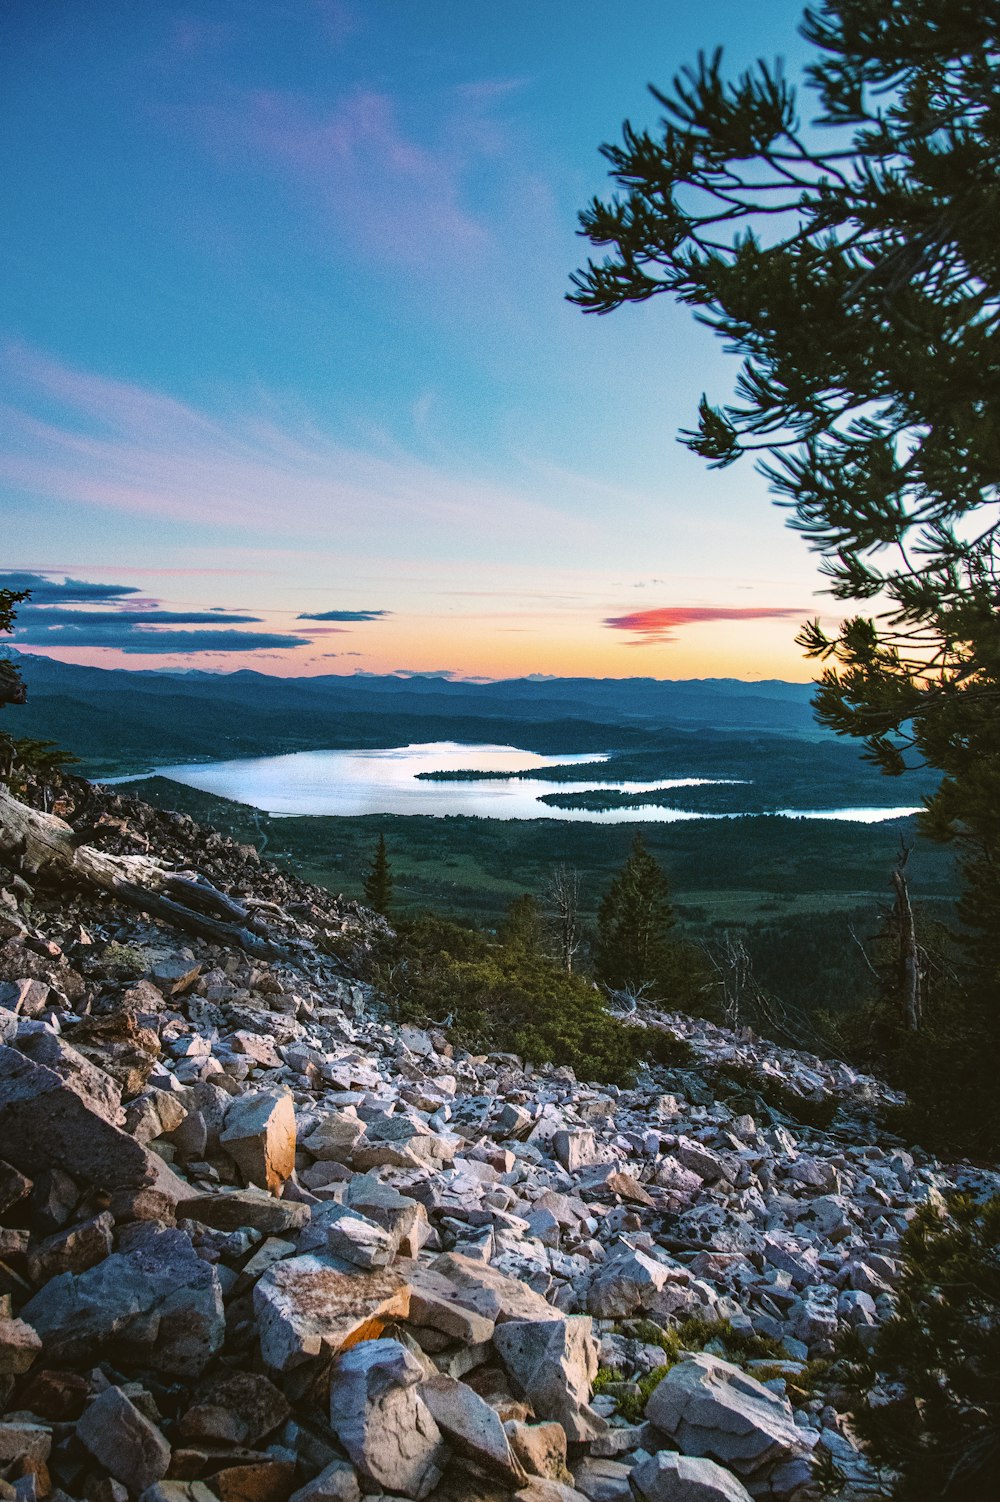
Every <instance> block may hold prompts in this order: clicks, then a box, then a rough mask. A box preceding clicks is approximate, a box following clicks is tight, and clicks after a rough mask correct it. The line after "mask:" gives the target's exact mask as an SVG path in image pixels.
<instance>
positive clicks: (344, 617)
mask: <svg viewBox="0 0 1000 1502" xmlns="http://www.w3.org/2000/svg"><path fill="white" fill-rule="evenodd" d="M391 614H392V611H391V610H320V611H315V612H311V613H309V614H304V615H297V616H296V617H295V619H296V620H297V621H380V620H382V618H383V617H384V616H387V615H391Z"/></svg>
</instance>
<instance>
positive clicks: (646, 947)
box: [594, 834, 675, 992]
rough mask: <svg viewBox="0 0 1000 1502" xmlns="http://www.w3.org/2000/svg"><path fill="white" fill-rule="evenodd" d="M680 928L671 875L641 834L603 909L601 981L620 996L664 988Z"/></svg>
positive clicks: (597, 957) (597, 963)
mask: <svg viewBox="0 0 1000 1502" xmlns="http://www.w3.org/2000/svg"><path fill="white" fill-rule="evenodd" d="M674 922H675V919H674V912H673V908H672V907H671V905H670V891H669V887H668V885H667V878H666V874H665V873H664V870H663V867H662V866H661V865H660V863H659V861H657V860H656V859H655V857H654V856H652V855H650V853H649V851H648V850H647V849H646V846H645V845H644V843H643V839H642V835H641V834H637V835H636V836H635V839H634V840H633V841H632V848H631V850H630V851H629V854H628V857H627V859H626V861H625V864H624V866H623V867H622V869H621V870H620V871H619V873H618V875H617V876H616V877H615V878H614V880H613V881H612V883H611V885H610V887H609V888H608V890H607V892H606V893H605V895H604V897H603V899H602V901H601V905H600V907H599V908H598V912H597V943H596V945H595V948H594V969H595V973H596V975H597V978H598V979H599V980H602V981H603V982H604V984H605V985H607V986H610V987H611V988H612V989H613V990H616V991H631V992H637V991H640V990H642V988H643V987H646V986H651V985H652V986H657V985H658V986H660V987H662V985H663V984H664V982H665V981H666V980H667V979H668V977H669V974H670V971H671V968H672V961H673V958H674V947H675V946H674V943H673V939H672V936H671V930H672V929H673V926H674Z"/></svg>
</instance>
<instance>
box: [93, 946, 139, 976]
mask: <svg viewBox="0 0 1000 1502" xmlns="http://www.w3.org/2000/svg"><path fill="white" fill-rule="evenodd" d="M148 963H149V961H148V960H147V958H146V956H145V955H144V954H143V952H142V950H141V949H136V948H135V946H134V945H132V944H118V943H111V944H109V945H108V947H107V948H106V949H105V951H104V953H103V955H102V956H101V964H102V966H103V968H104V970H105V971H106V972H107V974H108V975H110V976H111V977H112V979H113V980H138V978H139V976H140V975H145V973H146V967H147V965H148Z"/></svg>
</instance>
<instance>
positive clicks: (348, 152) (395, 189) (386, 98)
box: [178, 89, 501, 272]
mask: <svg viewBox="0 0 1000 1502" xmlns="http://www.w3.org/2000/svg"><path fill="white" fill-rule="evenodd" d="M500 97H501V96H500V95H498V94H493V95H492V96H490V98H489V100H485V99H483V98H475V99H461V98H456V100H455V101H454V104H453V114H454V113H459V112H461V113H462V114H464V115H467V116H468V123H469V125H470V129H469V130H467V131H461V130H459V129H456V128H454V126H455V124H456V122H455V121H454V120H450V121H448V122H446V125H447V127H448V128H446V129H445V130H444V131H443V137H442V139H439V140H438V141H437V142H436V143H427V142H424V141H418V140H417V139H416V137H415V136H414V135H412V134H410V133H408V132H407V130H406V129H405V127H404V126H403V124H402V121H401V119H400V109H399V105H398V103H397V101H396V99H395V98H394V97H393V95H392V94H390V93H387V92H385V91H382V90H376V89H358V90H356V91H355V92H353V93H351V94H349V95H347V96H346V97H344V98H343V99H341V100H339V101H338V102H337V104H336V106H335V107H334V108H333V109H329V108H327V109H320V108H317V106H316V104H315V103H314V102H311V101H309V100H307V99H305V98H302V97H299V96H297V95H294V94H290V93H287V92H284V91H282V90H279V89H257V90H253V91H245V92H236V91H234V90H229V91H228V92H225V93H223V94H221V95H220V96H219V97H217V98H216V99H214V100H213V101H212V102H211V103H204V104H201V105H199V106H195V107H193V108H191V109H189V110H188V111H187V112H186V113H185V115H184V116H183V117H178V118H179V119H180V123H182V124H184V123H186V124H187V125H188V126H189V127H191V128H193V130H194V132H195V134H196V136H198V137H199V138H200V139H201V141H202V142H203V144H204V146H205V147H206V148H207V149H208V150H209V151H210V152H211V153H213V154H214V155H215V156H216V157H217V158H220V159H221V160H222V161H224V162H225V163H226V165H227V166H232V165H233V164H234V163H244V164H245V165H247V166H248V167H251V168H253V169H254V170H258V169H259V167H260V166H261V164H264V165H265V166H267V165H270V166H271V167H272V168H273V169H274V170H275V171H276V172H278V173H279V174H280V175H281V177H282V179H283V180H284V181H285V182H286V183H288V182H289V181H291V182H293V183H295V184H297V185H298V187H299V189H300V190H301V191H302V192H303V193H304V194H305V195H306V198H307V202H308V203H309V204H310V205H311V206H312V207H313V208H314V209H315V210H317V211H318V212H319V213H320V215H321V216H322V217H323V218H324V219H325V220H326V221H327V223H328V226H329V229H330V232H331V236H334V235H335V237H336V239H335V241H333V243H334V244H336V245H337V246H338V247H339V246H342V245H343V243H344V241H345V240H346V241H347V242H348V243H350V244H352V245H353V246H354V248H356V249H363V250H364V252H365V255H366V259H367V260H368V261H369V262H371V261H373V260H374V261H375V262H382V263H384V264H386V265H388V266H392V267H398V266H400V265H405V266H408V267H410V268H411V269H413V268H416V269H419V270H422V271H424V272H431V271H437V272H440V271H441V270H442V269H443V267H444V266H446V265H454V264H456V263H459V262H468V261H469V260H470V259H475V258H477V257H478V256H480V255H481V254H482V253H483V252H484V251H485V250H486V249H487V248H488V246H489V244H490V235H489V233H488V231H487V228H486V225H485V224H484V222H483V221H482V220H481V219H480V218H479V217H478V216H477V215H476V214H475V213H474V212H473V211H472V210H471V208H470V207H469V206H468V205H467V203H466V202H465V201H464V198H465V191H464V189H465V183H466V179H467V178H469V177H470V176H471V175H472V169H473V167H474V165H475V163H476V162H477V161H478V160H480V159H481V156H482V146H481V144H480V140H479V139H478V138H477V134H476V132H474V131H473V130H472V129H471V126H472V124H473V122H474V120H475V119H476V118H477V117H478V116H479V115H480V114H481V112H482V110H483V108H484V106H485V105H486V104H487V103H489V102H492V101H493V100H495V99H497V98H500ZM492 149H494V150H495V149H496V147H495V143H494V145H493V147H492Z"/></svg>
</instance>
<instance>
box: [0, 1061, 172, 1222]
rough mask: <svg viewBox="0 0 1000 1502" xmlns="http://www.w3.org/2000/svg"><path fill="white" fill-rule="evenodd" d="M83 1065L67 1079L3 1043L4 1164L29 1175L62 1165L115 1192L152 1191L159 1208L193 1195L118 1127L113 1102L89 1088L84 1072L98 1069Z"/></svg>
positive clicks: (0, 1135)
mask: <svg viewBox="0 0 1000 1502" xmlns="http://www.w3.org/2000/svg"><path fill="white" fill-rule="evenodd" d="M64 1052H65V1050H64ZM69 1052H72V1050H69ZM63 1062H64V1063H65V1060H64V1061H63ZM80 1062H81V1065H86V1069H81V1070H80V1071H78V1072H75V1073H73V1072H67V1077H65V1078H64V1077H63V1075H62V1074H57V1073H56V1071H55V1070H54V1069H50V1068H48V1066H47V1065H46V1064H41V1063H37V1062H36V1061H35V1059H33V1058H28V1057H27V1056H26V1055H25V1054H23V1053H21V1052H19V1051H18V1049H15V1048H7V1047H4V1046H2V1045H0V1142H2V1143H3V1151H4V1156H5V1158H6V1160H7V1161H8V1162H9V1163H11V1164H13V1166H14V1167H15V1168H17V1169H20V1171H21V1172H22V1173H25V1174H28V1175H30V1176H31V1177H32V1178H37V1176H38V1174H39V1173H40V1172H41V1170H42V1169H43V1168H59V1169H61V1170H62V1171H63V1172H65V1173H68V1174H70V1175H71V1176H72V1177H73V1178H74V1179H76V1180H77V1181H79V1182H82V1183H85V1184H87V1185H88V1186H89V1187H90V1188H92V1189H103V1190H108V1191H111V1193H112V1194H114V1193H116V1192H117V1193H119V1194H121V1193H125V1194H128V1195H130V1196H133V1197H134V1196H135V1194H136V1193H137V1192H138V1191H154V1192H155V1194H156V1196H157V1197H159V1198H162V1203H163V1205H164V1206H175V1205H177V1204H178V1203H179V1202H180V1201H181V1200H184V1199H188V1198H190V1197H191V1196H192V1195H193V1193H194V1191H193V1190H192V1189H191V1188H190V1187H189V1186H188V1185H187V1184H185V1182H184V1180H183V1179H180V1178H178V1176H177V1174H175V1173H174V1172H173V1170H172V1169H170V1168H169V1167H168V1166H167V1164H166V1163H165V1162H164V1161H163V1159H162V1158H159V1157H157V1155H156V1154H155V1153H152V1152H150V1151H149V1150H148V1149H147V1148H145V1147H143V1146H142V1145H141V1144H140V1143H138V1142H136V1141H135V1139H134V1138H133V1137H130V1136H129V1135H128V1133H127V1132H123V1131H122V1130H121V1129H120V1128H119V1127H118V1126H117V1125H116V1124H115V1121H114V1120H113V1119H112V1118H113V1116H114V1114H115V1112H114V1110H113V1108H112V1105H111V1103H110V1101H109V1100H108V1099H106V1098H105V1096H103V1095H101V1094H99V1093H98V1092H96V1091H94V1090H92V1089H90V1088H89V1081H90V1075H89V1074H88V1073H87V1071H88V1070H91V1071H92V1072H93V1073H95V1074H99V1073H100V1071H99V1070H93V1066H91V1065H87V1064H86V1061H85V1060H84V1059H82V1057H81V1059H80ZM67 1067H68V1066H67ZM110 1083H111V1082H110V1081H109V1084H110Z"/></svg>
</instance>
